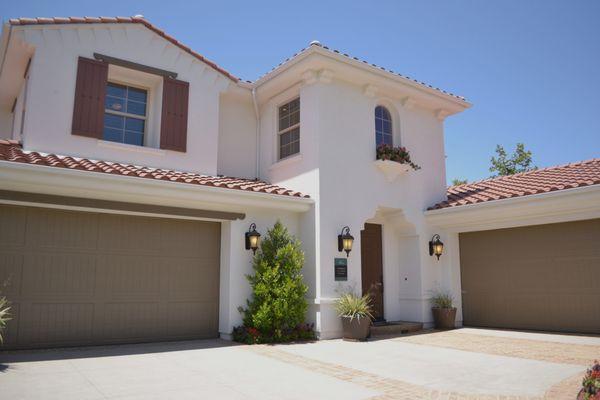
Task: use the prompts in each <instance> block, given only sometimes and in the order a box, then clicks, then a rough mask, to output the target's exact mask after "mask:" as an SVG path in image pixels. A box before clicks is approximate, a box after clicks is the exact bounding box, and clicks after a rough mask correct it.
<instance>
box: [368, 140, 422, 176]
mask: <svg viewBox="0 0 600 400" xmlns="http://www.w3.org/2000/svg"><path fill="white" fill-rule="evenodd" d="M375 166H376V167H377V168H379V170H380V171H381V172H383V174H384V175H385V177H386V179H387V181H388V182H393V181H395V180H396V178H397V177H399V176H400V175H403V174H405V173H407V172H408V171H410V170H411V169H412V170H415V171H416V170H418V169H421V167H419V166H418V165H417V164H415V163H413V162H412V161H411V159H410V153H409V152H408V150H406V148H404V147H393V146H390V145H388V144H382V145H379V146H377V160H376V161H375Z"/></svg>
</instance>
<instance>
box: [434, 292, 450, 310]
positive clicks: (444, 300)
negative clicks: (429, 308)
mask: <svg viewBox="0 0 600 400" xmlns="http://www.w3.org/2000/svg"><path fill="white" fill-rule="evenodd" d="M453 301H454V298H453V297H452V293H450V292H448V291H444V290H437V291H435V292H433V295H432V296H431V304H432V305H433V307H435V308H452V302H453Z"/></svg>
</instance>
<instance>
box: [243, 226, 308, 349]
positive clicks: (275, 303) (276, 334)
mask: <svg viewBox="0 0 600 400" xmlns="http://www.w3.org/2000/svg"><path fill="white" fill-rule="evenodd" d="M303 264H304V253H303V252H302V250H301V248H300V242H299V241H298V240H297V239H296V238H294V237H293V236H291V235H290V234H289V233H288V231H287V229H286V228H285V227H284V226H283V225H282V224H281V222H279V221H277V222H276V223H275V225H274V226H273V229H271V230H269V231H268V232H267V234H266V236H265V238H264V240H263V241H262V245H261V248H260V250H259V251H258V252H257V253H256V255H255V256H254V261H253V268H254V275H251V276H248V281H250V286H252V292H253V296H252V299H251V300H248V302H247V308H246V309H245V310H244V309H242V310H241V311H242V313H243V314H244V327H245V329H246V331H248V332H249V333H250V335H251V336H256V337H261V338H265V339H264V340H267V339H266V338H268V340H269V341H274V342H278V341H283V340H284V339H288V338H289V337H290V336H294V335H293V334H292V333H293V332H304V330H303V329H304V328H303V327H304V325H302V324H303V322H304V317H305V314H306V310H307V309H308V304H307V302H306V299H305V298H304V295H305V294H306V292H307V290H308V288H307V286H306V285H305V284H304V282H303V278H302V274H301V271H302V265H303ZM252 329H255V330H256V331H257V332H256V335H253V334H254V333H255V332H254V331H253V330H252ZM311 332H312V329H311ZM313 336H314V334H313ZM244 342H247V341H246V340H244ZM254 342H256V341H254Z"/></svg>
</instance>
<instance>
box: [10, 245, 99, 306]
mask: <svg viewBox="0 0 600 400" xmlns="http://www.w3.org/2000/svg"><path fill="white" fill-rule="evenodd" d="M95 273H96V258H95V257H94V256H93V255H90V254H79V253H62V254H60V253H33V254H26V255H25V260H24V264H23V283H22V285H21V296H22V297H29V298H33V299H39V298H40V297H43V298H46V299H68V298H71V297H77V296H93V294H94V287H95V280H96V279H95Z"/></svg>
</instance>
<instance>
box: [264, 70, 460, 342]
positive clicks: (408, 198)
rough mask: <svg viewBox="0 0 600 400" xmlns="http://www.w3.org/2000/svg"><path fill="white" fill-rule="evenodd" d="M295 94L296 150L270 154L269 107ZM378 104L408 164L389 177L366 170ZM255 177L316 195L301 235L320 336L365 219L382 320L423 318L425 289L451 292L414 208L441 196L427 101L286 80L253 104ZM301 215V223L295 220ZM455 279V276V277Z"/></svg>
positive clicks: (436, 139)
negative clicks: (377, 230)
mask: <svg viewBox="0 0 600 400" xmlns="http://www.w3.org/2000/svg"><path fill="white" fill-rule="evenodd" d="M297 95H299V96H300V99H301V106H300V107H301V128H300V129H301V134H300V136H301V139H300V140H301V144H300V154H299V155H297V156H294V157H291V158H290V159H289V160H283V161H279V162H278V161H277V138H276V121H277V116H276V114H277V106H278V105H280V104H281V103H285V102H286V101H289V100H291V99H293V98H294V97H295V96H297ZM379 104H383V105H385V106H386V107H388V109H389V110H390V111H391V112H392V115H393V118H394V144H395V145H402V146H406V147H407V149H408V150H409V151H410V152H411V157H412V159H413V161H414V162H415V163H417V164H418V165H420V166H421V169H420V170H418V171H412V170H411V171H409V172H408V173H406V174H405V175H403V176H400V177H399V178H398V179H397V180H396V181H394V182H392V183H390V182H388V181H387V180H386V178H385V176H384V174H383V173H382V172H381V171H380V170H379V169H377V168H376V166H375V165H374V161H375V134H374V109H375V107H376V106H377V105H379ZM261 128H262V129H261V176H263V177H266V179H267V180H270V181H272V182H273V183H277V184H281V185H283V186H288V187H293V188H295V189H297V190H301V191H303V192H305V193H308V194H310V195H311V197H313V198H314V199H315V200H316V205H315V209H314V215H311V214H310V213H305V214H303V216H302V217H301V220H302V219H304V220H305V223H306V225H307V227H308V229H311V228H310V226H311V225H312V226H313V227H314V228H312V229H314V233H311V234H309V233H308V232H305V231H304V230H303V232H302V234H301V235H302V237H303V238H304V240H309V241H311V242H312V243H314V249H315V259H314V266H315V267H314V274H315V275H314V276H312V275H311V274H308V275H307V281H308V282H311V286H313V285H314V292H313V291H311V296H312V295H313V294H314V298H311V299H310V300H312V301H314V302H315V303H317V304H316V305H314V306H313V307H312V309H311V313H312V315H313V316H314V317H315V318H316V319H317V321H318V322H317V326H318V329H319V331H320V336H321V337H322V338H328V337H338V336H339V335H340V333H341V324H340V321H339V318H338V317H337V315H336V314H335V312H334V310H333V302H334V299H335V298H336V297H337V296H338V294H339V292H340V291H342V290H345V289H348V288H354V289H356V290H357V291H360V290H361V259H360V246H361V244H360V231H361V229H363V227H364V223H365V222H372V223H380V224H382V225H383V257H384V266H383V274H384V285H385V291H384V316H385V318H386V319H388V320H410V321H422V322H425V323H427V324H428V323H430V322H431V315H430V305H429V297H430V295H431V291H432V289H435V288H449V289H451V290H452V291H453V292H455V293H456V294H457V297H459V296H460V289H459V287H458V288H457V287H455V286H456V281H455V280H454V279H453V277H454V275H451V274H449V273H447V272H444V268H446V269H447V268H448V266H447V265H446V262H445V257H443V258H442V259H441V260H440V261H437V260H436V259H435V258H434V257H430V256H429V254H428V248H427V244H428V241H429V240H430V238H431V236H432V235H433V234H434V233H441V234H443V233H444V232H442V231H436V230H435V229H434V227H430V226H428V224H427V223H426V221H425V220H424V216H423V211H424V210H425V209H426V208H427V207H428V206H430V205H432V204H435V203H436V202H438V201H440V200H441V199H443V198H444V197H445V191H446V186H445V182H446V177H445V163H444V137H443V121H442V120H440V119H438V118H437V117H436V116H435V114H434V113H433V112H432V111H431V110H428V109H424V108H420V107H419V106H418V105H414V106H412V107H411V108H407V107H404V106H403V105H402V101H401V100H400V99H394V98H389V97H378V96H370V95H368V94H366V93H365V92H364V90H363V89H362V88H361V87H360V86H358V85H353V84H351V83H349V82H346V81H342V80H337V79H335V78H334V79H333V80H332V81H331V82H320V81H317V82H314V83H312V84H303V83H300V84H296V85H294V86H291V87H289V88H287V89H285V90H283V91H282V92H281V93H280V94H278V95H277V96H274V97H273V98H272V99H270V100H269V101H268V102H266V103H265V104H263V106H262V107H261ZM301 223H302V221H301ZM345 225H348V226H349V227H350V229H351V233H352V234H353V236H354V238H355V242H354V250H353V251H352V252H351V253H350V257H349V258H348V281H347V282H346V283H340V282H336V281H335V279H334V274H333V271H334V268H333V263H334V258H336V257H344V256H345V254H343V253H340V252H338V250H337V241H336V239H337V235H338V234H339V233H340V230H341V229H342V227H344V226H345ZM458 285H460V279H459V280H458Z"/></svg>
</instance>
